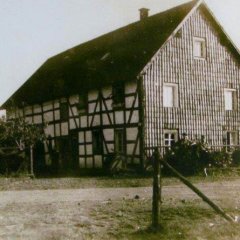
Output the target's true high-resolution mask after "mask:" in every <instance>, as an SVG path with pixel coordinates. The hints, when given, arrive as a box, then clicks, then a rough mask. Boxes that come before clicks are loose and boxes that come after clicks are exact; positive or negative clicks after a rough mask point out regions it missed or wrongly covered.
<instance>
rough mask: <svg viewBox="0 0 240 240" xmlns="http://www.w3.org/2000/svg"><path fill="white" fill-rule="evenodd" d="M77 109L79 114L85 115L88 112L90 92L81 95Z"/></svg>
mask: <svg viewBox="0 0 240 240" xmlns="http://www.w3.org/2000/svg"><path fill="white" fill-rule="evenodd" d="M80 100H81V102H80ZM77 110H78V113H79V115H84V114H86V113H88V94H81V95H79V99H78V104H77Z"/></svg>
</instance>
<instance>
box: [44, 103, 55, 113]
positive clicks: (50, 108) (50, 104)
mask: <svg viewBox="0 0 240 240" xmlns="http://www.w3.org/2000/svg"><path fill="white" fill-rule="evenodd" d="M52 108H53V107H52V102H45V103H43V111H48V110H52Z"/></svg>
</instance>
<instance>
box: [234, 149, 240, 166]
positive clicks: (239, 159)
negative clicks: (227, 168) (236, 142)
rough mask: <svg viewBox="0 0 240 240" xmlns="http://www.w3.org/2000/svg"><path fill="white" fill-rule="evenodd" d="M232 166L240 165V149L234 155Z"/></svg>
mask: <svg viewBox="0 0 240 240" xmlns="http://www.w3.org/2000/svg"><path fill="white" fill-rule="evenodd" d="M232 164H233V166H236V167H237V166H239V165H240V148H238V149H236V150H235V151H234V152H233V153H232Z"/></svg>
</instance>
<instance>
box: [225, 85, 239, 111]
mask: <svg viewBox="0 0 240 240" xmlns="http://www.w3.org/2000/svg"><path fill="white" fill-rule="evenodd" d="M224 104H225V110H235V109H236V105H237V98H236V89H229V88H225V89H224Z"/></svg>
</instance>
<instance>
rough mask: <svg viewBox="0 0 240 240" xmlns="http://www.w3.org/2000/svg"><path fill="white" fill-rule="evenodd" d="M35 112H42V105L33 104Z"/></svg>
mask: <svg viewBox="0 0 240 240" xmlns="http://www.w3.org/2000/svg"><path fill="white" fill-rule="evenodd" d="M33 112H34V113H41V112H42V108H41V105H34V106H33Z"/></svg>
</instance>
